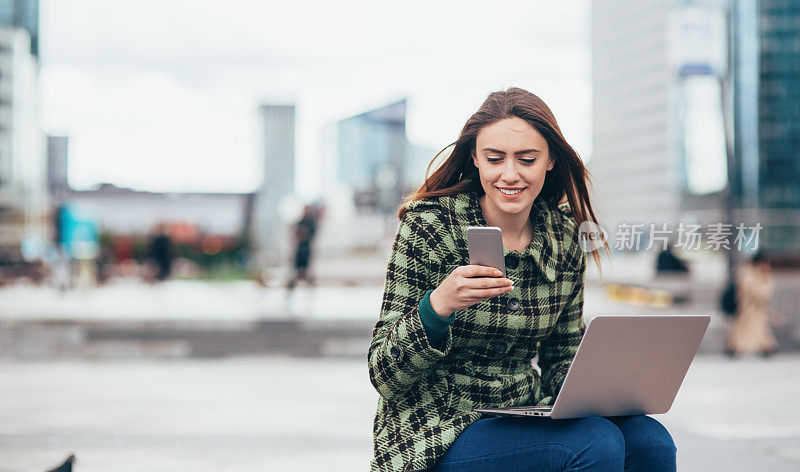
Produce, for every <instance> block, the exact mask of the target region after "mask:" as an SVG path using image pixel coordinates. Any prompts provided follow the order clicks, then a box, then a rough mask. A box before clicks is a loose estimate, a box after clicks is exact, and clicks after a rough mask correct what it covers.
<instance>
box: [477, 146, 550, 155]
mask: <svg viewBox="0 0 800 472" xmlns="http://www.w3.org/2000/svg"><path fill="white" fill-rule="evenodd" d="M481 151H484V152H493V153H495V154H502V155H504V156H505V155H506V153H505V151H501V150H499V149H494V148H483V149H481ZM532 152H539V150H538V149H523V150H522V151H517V152H515V153H514V155H515V156H519V155H520V154H530V153H532Z"/></svg>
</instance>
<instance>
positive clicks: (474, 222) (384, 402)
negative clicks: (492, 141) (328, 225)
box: [367, 192, 586, 471]
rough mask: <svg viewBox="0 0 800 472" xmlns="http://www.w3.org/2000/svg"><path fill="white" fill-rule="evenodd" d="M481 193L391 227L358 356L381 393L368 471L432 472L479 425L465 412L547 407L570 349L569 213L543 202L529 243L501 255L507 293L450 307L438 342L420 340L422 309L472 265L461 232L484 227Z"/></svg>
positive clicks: (579, 283) (579, 282)
mask: <svg viewBox="0 0 800 472" xmlns="http://www.w3.org/2000/svg"><path fill="white" fill-rule="evenodd" d="M478 197H479V196H478V195H477V194H476V193H474V192H467V193H462V194H459V195H456V196H453V197H438V198H434V199H427V200H422V201H416V202H412V203H410V204H409V206H408V208H409V211H408V212H407V213H406V215H405V216H404V218H403V220H402V221H401V222H400V227H399V229H398V232H397V236H396V238H395V242H394V245H393V247H392V254H391V257H390V260H389V265H388V270H387V273H386V285H385V289H384V294H383V301H382V304H381V312H380V319H379V321H378V322H377V324H376V325H375V329H374V330H373V333H372V342H371V344H370V347H369V353H368V354H367V361H368V364H369V375H370V381H371V382H372V384H373V386H374V387H375V389H376V390H377V391H378V393H379V394H380V398H379V399H378V408H377V412H376V414H375V420H374V426H373V439H374V450H375V451H374V454H375V457H374V459H373V460H372V461H371V464H370V465H371V470H372V471H411V470H428V469H430V468H431V467H433V466H434V465H435V463H436V461H437V459H438V458H439V457H441V456H442V455H443V454H444V453H445V451H447V448H448V447H450V445H451V444H452V443H453V441H455V439H456V437H457V436H458V435H459V434H460V433H461V432H462V431H463V430H464V429H465V428H466V427H467V426H469V425H470V424H471V423H472V422H474V421H476V420H478V419H480V418H481V414H480V413H475V412H473V411H472V410H473V409H474V408H487V407H509V406H516V405H532V404H535V405H544V404H551V403H552V402H553V397H554V393H555V392H556V389H557V388H558V385H559V383H560V382H561V381H562V380H563V379H564V377H565V376H566V374H567V369H568V368H569V365H570V363H571V362H572V359H573V358H574V356H575V352H576V351H577V349H578V344H579V343H580V340H581V338H582V336H583V333H584V330H585V328H586V326H585V324H584V321H583V282H584V278H585V269H586V257H585V253H584V252H583V251H582V250H581V248H580V246H579V245H578V239H577V237H578V236H577V225H576V223H575V221H574V220H573V219H572V217H571V214H570V213H569V210H568V207H562V208H553V207H552V206H551V205H550V204H549V203H547V202H546V201H544V200H543V199H540V198H537V199H536V200H535V202H534V205H533V208H532V209H531V221H532V222H533V229H534V237H533V240H532V241H531V243H530V245H529V246H528V247H527V248H526V249H525V250H524V251H509V250H507V249H504V252H505V254H506V269H507V273H508V276H509V277H510V278H511V279H512V280H513V281H514V290H512V291H511V292H509V293H507V294H504V295H502V296H499V297H494V298H491V299H488V300H485V301H483V302H481V303H478V304H476V305H473V306H472V307H470V308H468V309H466V310H459V311H456V312H455V313H453V315H452V316H454V317H455V318H454V320H453V322H452V324H451V325H450V327H449V328H448V331H447V332H446V333H445V335H444V337H443V338H442V340H441V341H440V342H439V343H438V344H437V345H436V346H431V345H430V344H429V342H428V338H427V335H426V333H425V328H424V327H423V325H422V321H421V319H420V315H419V312H418V306H419V302H420V300H421V299H422V297H423V295H424V294H425V292H426V291H428V290H430V289H433V288H436V287H437V286H438V285H439V283H441V281H442V280H444V278H445V277H447V275H448V274H450V272H452V271H453V269H455V268H456V267H458V266H460V265H467V264H468V263H469V254H468V251H467V240H466V228H467V227H468V226H488V225H487V223H486V221H485V220H484V217H483V212H482V210H481V207H480V205H479V203H478ZM537 356H538V359H536V358H537ZM535 360H536V361H538V362H534V361H535ZM534 364H538V366H539V367H540V369H537V368H535V367H534Z"/></svg>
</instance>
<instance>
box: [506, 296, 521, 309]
mask: <svg viewBox="0 0 800 472" xmlns="http://www.w3.org/2000/svg"><path fill="white" fill-rule="evenodd" d="M506 305H508V309H509V310H511V311H517V310H519V298H516V297H511V298H509V299H508V301H507V302H506Z"/></svg>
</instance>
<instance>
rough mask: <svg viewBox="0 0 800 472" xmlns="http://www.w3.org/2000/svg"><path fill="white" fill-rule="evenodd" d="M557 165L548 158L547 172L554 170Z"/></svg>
mask: <svg viewBox="0 0 800 472" xmlns="http://www.w3.org/2000/svg"><path fill="white" fill-rule="evenodd" d="M554 165H555V161H554V160H553V158H552V157H548V158H547V170H553V166H554Z"/></svg>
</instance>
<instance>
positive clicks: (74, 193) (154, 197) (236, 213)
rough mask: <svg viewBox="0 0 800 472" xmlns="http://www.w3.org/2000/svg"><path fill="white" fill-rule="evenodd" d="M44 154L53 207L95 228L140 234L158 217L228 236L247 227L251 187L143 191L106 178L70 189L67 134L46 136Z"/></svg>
mask: <svg viewBox="0 0 800 472" xmlns="http://www.w3.org/2000/svg"><path fill="white" fill-rule="evenodd" d="M47 156H48V162H47V169H48V172H47V188H48V189H49V192H50V201H51V207H52V209H53V211H54V212H55V211H56V210H57V209H60V208H67V209H69V211H71V212H76V214H80V215H82V217H83V218H86V219H91V220H92V221H93V223H94V224H95V225H96V227H97V229H98V230H99V231H101V232H104V233H109V234H113V235H129V236H137V235H138V236H144V235H147V234H148V233H150V232H152V231H153V230H154V229H155V228H156V227H157V226H158V225H159V224H162V223H165V224H169V225H176V226H180V227H185V226H187V225H188V226H191V227H192V228H195V230H196V231H197V232H199V233H203V234H212V235H224V236H230V237H242V236H244V235H246V234H247V232H248V229H249V225H250V218H251V209H252V200H253V198H254V196H255V194H253V193H213V192H147V191H142V190H134V189H129V188H122V187H117V186H116V185H113V184H109V183H105V184H100V185H98V186H97V187H95V188H92V189H88V190H76V189H73V188H71V187H70V185H69V180H68V178H69V174H68V167H69V138H68V137H66V136H49V137H48V149H47ZM54 216H55V215H54Z"/></svg>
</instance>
